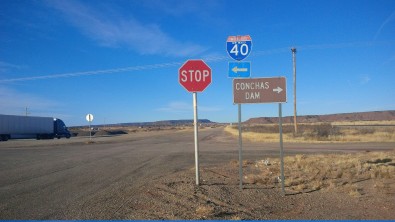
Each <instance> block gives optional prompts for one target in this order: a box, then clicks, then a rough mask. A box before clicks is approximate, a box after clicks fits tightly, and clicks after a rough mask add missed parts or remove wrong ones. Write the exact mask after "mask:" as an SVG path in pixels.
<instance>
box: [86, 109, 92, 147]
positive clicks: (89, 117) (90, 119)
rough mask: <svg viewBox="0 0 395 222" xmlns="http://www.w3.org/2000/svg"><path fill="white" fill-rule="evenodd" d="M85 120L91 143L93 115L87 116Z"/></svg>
mask: <svg viewBox="0 0 395 222" xmlns="http://www.w3.org/2000/svg"><path fill="white" fill-rule="evenodd" d="M85 118H86V121H88V122H89V141H92V128H91V122H92V121H93V115H92V114H87V115H86V117H85Z"/></svg>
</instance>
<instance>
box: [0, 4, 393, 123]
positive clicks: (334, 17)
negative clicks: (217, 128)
mask: <svg viewBox="0 0 395 222" xmlns="http://www.w3.org/2000/svg"><path fill="white" fill-rule="evenodd" d="M235 35H250V36H251V39H252V49H251V53H250V55H249V56H248V57H247V58H246V59H245V60H243V61H250V62H251V77H252V78H257V77H276V76H284V77H286V78H287V103H284V104H283V105H282V107H283V116H292V115H293V63H292V52H291V48H292V47H295V48H296V49H297V53H296V72H297V79H296V82H297V86H296V91H297V93H296V95H297V114H298V115H318V114H334V113H349V112H364V111H381V110H395V87H394V85H395V1H393V0H388V1H385V0H330V1H329V0H325V1H323V0H311V1H304V0H301V1H278V0H273V1H271V0H249V1H248V0H247V1H234V0H166V1H159V0H111V1H110V0H102V1H93V0H80V1H78V0H67V1H66V0H63V1H62V0H48V1H46V0H29V1H27V0H2V1H0V100H1V101H0V114H11V115H26V111H27V114H28V115H31V116H51V117H56V118H60V119H62V120H64V122H65V123H66V125H68V126H77V125H87V124H88V123H87V121H86V120H85V116H86V115H87V114H88V113H91V114H93V116H94V120H93V124H110V123H113V124H115V123H125V122H147V121H159V120H177V119H193V106H192V101H193V100H192V93H189V92H187V91H186V90H185V89H184V88H183V87H182V86H181V85H180V83H179V82H178V70H179V68H180V67H181V66H182V64H183V63H184V62H185V61H187V60H189V59H203V60H204V61H205V62H206V63H207V64H208V65H209V66H210V67H211V69H212V83H211V84H210V85H209V86H208V87H207V88H206V90H205V91H204V92H201V93H198V95H197V98H198V117H199V118H200V119H210V120H211V121H215V122H237V116H238V111H237V110H238V109H237V105H234V104H233V93H232V79H231V78H228V63H229V62H232V61H233V59H232V58H231V57H230V56H229V55H228V53H227V50H226V40H227V37H228V36H235ZM263 116H265V117H272V116H278V105H277V104H275V103H272V104H246V105H242V120H243V121H245V120H248V119H249V118H253V117H263Z"/></svg>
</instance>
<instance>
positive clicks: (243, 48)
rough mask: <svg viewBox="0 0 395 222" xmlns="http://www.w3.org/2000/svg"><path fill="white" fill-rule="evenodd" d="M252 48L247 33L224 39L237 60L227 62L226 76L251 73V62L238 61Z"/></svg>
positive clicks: (239, 105) (242, 76) (241, 166)
mask: <svg viewBox="0 0 395 222" xmlns="http://www.w3.org/2000/svg"><path fill="white" fill-rule="evenodd" d="M251 48H252V40H251V37H250V36H249V35H244V36H229V37H228V39H227V40H226V51H227V52H228V55H229V56H230V57H231V58H232V59H234V60H236V61H237V62H229V69H228V77H230V78H246V77H250V75H251V63H250V62H240V61H241V60H243V59H245V58H247V56H248V55H249V54H250V52H251ZM237 108H238V122H239V183H240V189H243V142H242V131H241V104H238V105H237Z"/></svg>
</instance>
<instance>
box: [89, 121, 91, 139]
mask: <svg viewBox="0 0 395 222" xmlns="http://www.w3.org/2000/svg"><path fill="white" fill-rule="evenodd" d="M89 141H92V127H91V121H89Z"/></svg>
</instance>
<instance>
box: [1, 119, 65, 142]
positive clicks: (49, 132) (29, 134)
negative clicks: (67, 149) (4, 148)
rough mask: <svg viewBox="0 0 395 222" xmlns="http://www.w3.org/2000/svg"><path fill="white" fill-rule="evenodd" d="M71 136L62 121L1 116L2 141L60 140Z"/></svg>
mask: <svg viewBox="0 0 395 222" xmlns="http://www.w3.org/2000/svg"><path fill="white" fill-rule="evenodd" d="M70 136H71V134H70V132H69V130H68V129H67V127H66V125H65V124H64V122H63V121H62V120H61V119H57V118H52V117H37V116H14V115H3V114H0V141H7V140H9V139H17V138H36V139H38V140H40V139H54V138H58V139H60V138H61V137H65V138H70Z"/></svg>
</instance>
